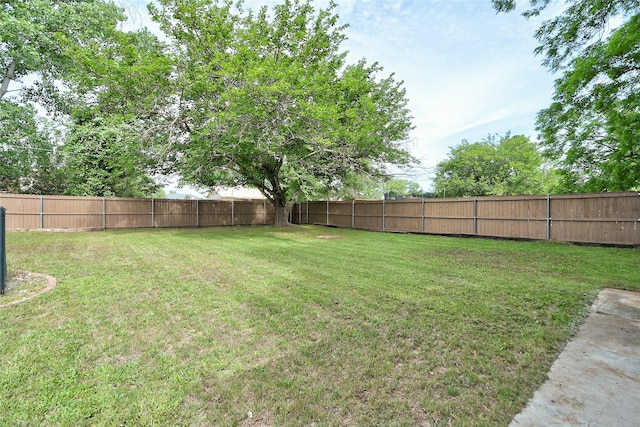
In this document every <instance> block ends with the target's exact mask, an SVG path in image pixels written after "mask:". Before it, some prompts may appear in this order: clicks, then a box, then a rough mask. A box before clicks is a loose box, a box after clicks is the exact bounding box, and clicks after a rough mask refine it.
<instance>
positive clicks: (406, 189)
mask: <svg viewBox="0 0 640 427" xmlns="http://www.w3.org/2000/svg"><path fill="white" fill-rule="evenodd" d="M384 196H385V198H386V199H392V200H396V199H405V198H407V197H409V196H412V197H421V196H422V189H421V188H420V184H418V183H417V182H415V181H410V180H408V179H392V180H389V181H387V182H385V183H384Z"/></svg>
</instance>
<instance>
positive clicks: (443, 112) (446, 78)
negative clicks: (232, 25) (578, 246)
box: [120, 0, 554, 190]
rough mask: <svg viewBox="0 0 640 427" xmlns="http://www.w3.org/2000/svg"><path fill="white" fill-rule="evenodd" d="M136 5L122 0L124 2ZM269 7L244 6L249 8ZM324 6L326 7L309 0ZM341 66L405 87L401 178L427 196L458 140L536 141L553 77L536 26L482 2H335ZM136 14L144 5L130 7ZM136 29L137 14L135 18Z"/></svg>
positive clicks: (323, 1) (261, 0)
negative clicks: (412, 167)
mask: <svg viewBox="0 0 640 427" xmlns="http://www.w3.org/2000/svg"><path fill="white" fill-rule="evenodd" d="M133 2H136V3H138V4H140V3H145V2H142V1H141V0H121V2H120V3H122V4H124V5H126V4H127V3H128V4H129V5H131V4H135V3H133ZM275 3H278V2H277V1H275V0H249V1H247V2H246V4H247V6H249V7H258V6H259V5H261V4H267V5H272V4H275ZM316 3H318V5H319V6H326V5H327V4H328V0H320V1H317V2H316ZM337 3H338V9H337V13H338V14H339V15H340V20H341V22H342V23H343V24H349V28H347V29H346V30H345V33H346V35H347V38H348V39H347V40H346V41H345V42H344V44H343V48H344V50H347V51H349V56H348V61H349V62H350V63H353V62H356V61H358V60H359V59H361V58H366V59H367V61H368V62H374V61H377V62H379V63H380V65H382V66H383V67H384V74H385V75H388V74H390V73H395V75H396V79H397V80H404V82H405V87H406V89H407V97H408V98H409V108H410V109H411V111H412V114H413V117H414V125H415V130H414V131H413V132H412V135H411V143H410V147H411V152H412V154H413V155H414V156H415V157H417V158H419V159H420V160H421V167H420V168H418V169H417V170H416V171H415V172H414V173H413V174H411V175H410V178H411V179H414V180H415V181H418V182H419V183H420V184H421V186H422V188H423V189H425V190H428V189H430V187H431V182H430V177H431V176H432V171H433V168H434V166H435V165H436V164H437V163H438V162H439V161H441V160H443V159H445V158H446V157H447V154H448V152H449V148H450V147H452V146H455V145H458V144H459V143H460V142H461V141H462V140H463V139H467V140H469V141H471V142H474V141H479V140H481V139H483V138H485V137H487V136H488V135H489V134H496V133H498V134H500V135H503V134H505V133H506V132H508V131H511V133H512V134H524V135H526V136H530V137H532V138H533V139H535V138H536V133H535V129H534V121H535V116H536V113H537V112H538V111H539V110H541V109H542V108H545V107H547V106H548V105H549V104H550V102H551V95H552V91H553V80H554V76H553V75H551V74H550V73H549V72H548V71H547V69H546V68H544V67H543V66H542V65H541V60H542V58H540V57H536V56H534V53H533V50H534V49H535V47H536V46H537V42H536V40H535V39H534V38H533V34H534V32H535V30H536V29H537V28H538V26H539V25H540V22H541V19H536V20H526V19H524V18H523V17H522V16H521V15H520V14H519V13H518V12H512V13H510V14H496V12H495V11H494V10H493V8H492V6H491V1H490V0H341V1H340V0H339V1H337ZM138 10H139V11H140V12H141V13H142V14H144V13H145V10H146V9H145V8H144V7H138ZM140 20H141V22H143V23H145V24H146V23H147V22H145V21H146V19H145V17H140Z"/></svg>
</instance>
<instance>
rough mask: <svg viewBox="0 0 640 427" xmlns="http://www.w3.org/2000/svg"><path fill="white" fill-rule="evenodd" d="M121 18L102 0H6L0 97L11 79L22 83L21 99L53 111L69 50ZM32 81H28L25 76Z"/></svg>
mask: <svg viewBox="0 0 640 427" xmlns="http://www.w3.org/2000/svg"><path fill="white" fill-rule="evenodd" d="M122 20H124V15H123V14H122V12H121V10H120V9H119V8H117V7H116V6H115V5H114V4H113V3H111V2H107V1H103V0H63V1H54V0H9V1H4V2H2V4H0V40H2V43H0V75H2V77H3V81H2V86H1V87H0V98H3V97H4V96H5V95H6V94H7V93H8V90H9V84H10V82H11V81H17V82H20V83H22V85H23V86H22V89H21V92H22V95H23V96H24V98H23V99H26V100H32V101H38V102H39V103H40V104H41V105H43V106H45V107H47V108H49V109H51V110H55V109H56V107H57V106H58V94H59V85H56V84H55V83H56V82H58V83H62V82H65V81H66V80H67V78H68V77H69V75H70V74H71V73H72V72H73V70H74V69H75V66H76V64H75V62H74V61H73V59H72V58H71V57H70V56H69V55H68V52H69V50H70V49H82V48H83V47H84V46H86V45H87V44H89V43H91V42H92V41H95V40H100V39H102V38H103V37H104V35H105V34H106V33H109V32H111V31H113V29H115V27H116V25H117V23H118V22H120V21H122ZM27 76H28V77H29V78H30V81H33V84H31V85H26V84H25V80H24V79H25V78H26V77H27Z"/></svg>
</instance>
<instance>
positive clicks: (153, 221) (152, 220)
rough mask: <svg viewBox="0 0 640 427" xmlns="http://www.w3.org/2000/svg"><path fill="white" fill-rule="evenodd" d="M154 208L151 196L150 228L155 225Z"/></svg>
mask: <svg viewBox="0 0 640 427" xmlns="http://www.w3.org/2000/svg"><path fill="white" fill-rule="evenodd" d="M154 209H155V202H154V199H153V198H151V228H153V227H155V218H154V214H155V212H154Z"/></svg>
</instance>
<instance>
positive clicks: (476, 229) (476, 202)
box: [473, 197, 478, 236]
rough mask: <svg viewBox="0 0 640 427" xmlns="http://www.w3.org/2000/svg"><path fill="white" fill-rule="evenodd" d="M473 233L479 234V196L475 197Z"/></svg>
mask: <svg viewBox="0 0 640 427" xmlns="http://www.w3.org/2000/svg"><path fill="white" fill-rule="evenodd" d="M473 235H474V236H477V235H478V198H477V197H474V198H473Z"/></svg>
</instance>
